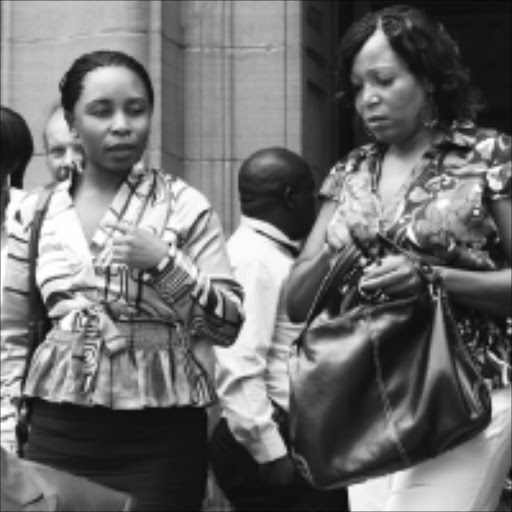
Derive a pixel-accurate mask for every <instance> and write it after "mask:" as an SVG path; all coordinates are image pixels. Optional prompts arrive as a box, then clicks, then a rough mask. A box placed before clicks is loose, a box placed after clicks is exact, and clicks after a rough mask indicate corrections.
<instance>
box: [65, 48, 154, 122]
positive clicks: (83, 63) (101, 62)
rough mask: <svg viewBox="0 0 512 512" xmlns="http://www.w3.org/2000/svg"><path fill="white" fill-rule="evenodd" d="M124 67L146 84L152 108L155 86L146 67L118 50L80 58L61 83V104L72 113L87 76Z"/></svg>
mask: <svg viewBox="0 0 512 512" xmlns="http://www.w3.org/2000/svg"><path fill="white" fill-rule="evenodd" d="M110 66H114V67H124V68H127V69H130V70H131V71H133V72H134V73H135V74H136V75H138V76H139V78H140V79H141V80H142V82H143V83H144V86H145V88H146V92H147V94H148V100H149V104H150V106H151V108H153V105H154V101H155V94H154V91H153V85H152V83H151V79H150V78H149V74H148V72H147V71H146V69H145V68H144V66H143V65H142V64H141V63H140V62H139V61H137V60H136V59H134V58H133V57H132V56H130V55H127V54H126V53H123V52H120V51H116V50H98V51H94V52H91V53H85V54H83V55H81V56H80V57H78V59H76V60H75V61H74V62H73V64H72V65H71V67H70V68H69V70H68V71H67V72H66V73H65V74H64V76H63V77H62V80H61V81H60V83H59V89H60V95H61V103H62V107H63V108H64V110H65V112H66V113H72V112H73V108H74V106H75V104H76V102H77V101H78V99H79V98H80V95H81V94H82V89H83V83H84V78H85V76H86V75H87V74H88V73H90V72H91V71H94V70H95V69H98V68H102V67H110Z"/></svg>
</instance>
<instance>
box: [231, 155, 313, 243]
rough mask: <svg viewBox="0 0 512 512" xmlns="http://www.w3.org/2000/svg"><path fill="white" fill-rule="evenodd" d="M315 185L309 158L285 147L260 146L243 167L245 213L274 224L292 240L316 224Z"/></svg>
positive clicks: (241, 186)
mask: <svg viewBox="0 0 512 512" xmlns="http://www.w3.org/2000/svg"><path fill="white" fill-rule="evenodd" d="M314 189H315V182H314V179H313V175H312V173H311V169H310V167H309V165H308V164H307V162H306V161H305V160H304V159H302V158H301V157H300V156H299V155H297V154H296V153H293V152H292V151H289V150H288V149H285V148H281V147H270V148H265V149H261V150H259V151H257V152H256V153H253V154H252V155H251V156H249V157H248V158H247V159H246V160H245V161H244V162H243V163H242V166H241V167H240V171H239V176H238V190H239V193H240V206H241V210H242V213H243V214H244V215H246V216H248V217H252V218H256V219H260V220H263V221H265V222H269V223H270V224H273V225H274V226H276V227H277V228H278V229H280V230H281V231H283V232H284V233H285V234H286V235H287V236H288V237H289V238H291V239H292V240H301V239H303V238H305V237H306V236H307V235H308V233H309V231H310V229H311V227H312V225H313V222H314V218H315V200H314Z"/></svg>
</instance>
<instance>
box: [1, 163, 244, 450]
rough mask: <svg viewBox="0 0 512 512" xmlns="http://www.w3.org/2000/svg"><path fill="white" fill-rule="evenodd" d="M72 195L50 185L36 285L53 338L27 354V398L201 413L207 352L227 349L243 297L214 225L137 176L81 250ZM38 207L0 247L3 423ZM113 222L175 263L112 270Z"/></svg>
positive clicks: (170, 191) (32, 198) (188, 196)
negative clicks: (0, 249)
mask: <svg viewBox="0 0 512 512" xmlns="http://www.w3.org/2000/svg"><path fill="white" fill-rule="evenodd" d="M70 186H71V181H69V180H68V181H64V182H61V183H59V184H58V185H57V188H56V189H55V192H54V194H53V196H52V198H51V202H50V205H49V209H48V212H47V215H46V217H45V221H44V223H43V226H42V231H41V237H40V242H39V258H38V263H37V270H36V279H37V282H38V285H39V287H40V289H41V294H42V296H43V300H44V302H45V304H46V307H47V310H48V313H49V316H50V318H51V320H52V324H53V328H52V329H51V331H50V332H49V333H48V335H47V337H46V339H45V341H44V343H42V345H40V346H39V347H38V349H37V350H36V352H35V354H34V357H33V359H32V363H31V366H30V371H29V373H28V377H27V380H26V383H25V387H24V390H23V391H24V394H26V395H29V396H38V397H41V398H44V399H46V400H49V401H54V402H71V403H75V404H80V405H86V406H92V405H102V406H106V407H111V408H115V409H139V408H144V407H169V406H184V405H192V406H198V407H201V406H206V405H208V404H210V403H211V402H212V401H213V400H214V399H215V398H216V395H215V391H214V381H213V363H214V358H213V350H212V344H217V345H223V346H227V345H230V344H232V343H233V342H234V341H235V339H236V337H237V335H238V331H239V329H240V327H241V324H242V322H243V312H242V289H241V287H240V285H239V284H238V283H237V282H236V281H235V280H234V278H233V277H232V274H231V270H230V266H229V261H228V257H227V253H226V249H225V241H224V237H223V233H222V229H221V226H220V222H219V219H218V217H217V215H216V214H215V213H214V212H213V211H212V209H211V207H210V205H209V203H208V202H207V200H206V198H205V197H204V196H203V195H202V194H200V193H199V192H198V191H197V190H195V189H193V188H192V187H190V186H188V185H186V184H185V183H184V182H183V181H181V180H179V179H177V178H173V177H171V176H170V175H168V174H166V173H164V172H162V171H159V170H149V169H141V168H138V169H137V168H134V170H132V172H131V173H130V175H129V176H128V178H127V180H126V181H125V182H124V183H123V185H122V186H121V188H120V189H119V191H118V192H117V194H116V196H115V197H114V199H113V202H112V204H111V207H110V209H109V210H108V211H107V212H106V214H105V216H104V218H103V219H102V220H101V222H100V224H99V227H98V229H97V231H96V233H95V234H94V236H93V239H92V241H91V243H90V245H89V244H88V243H87V241H86V239H85V236H84V233H83V231H82V229H81V225H80V222H79V219H78V216H77V214H76V210H75V208H74V205H73V199H72V197H71V195H70ZM36 200H37V193H31V194H29V195H28V196H27V197H26V198H25V200H24V201H23V202H22V204H21V208H20V210H19V212H18V213H17V216H16V218H15V222H14V223H13V229H12V233H11V234H10V238H9V254H8V268H7V272H6V281H5V290H4V299H3V301H2V319H1V320H2V325H1V327H2V328H1V334H2V338H1V363H2V372H1V385H2V387H1V391H2V419H3V420H4V419H5V418H6V416H8V415H9V414H12V413H13V412H14V411H13V409H12V405H11V404H12V401H13V399H15V398H16V397H17V396H19V395H20V376H21V375H22V372H23V369H24V364H25V359H24V358H25V354H26V345H27V313H28V311H27V289H28V280H27V267H28V265H27V248H28V245H27V240H28V235H29V232H30V225H31V219H32V217H33V212H34V209H35V203H36ZM92 207H93V205H92ZM119 219H122V220H124V221H127V222H129V223H131V224H133V225H137V226H139V227H140V228H143V229H148V230H151V231H152V232H153V233H155V234H157V235H158V236H159V237H160V238H162V239H163V240H165V241H166V242H168V243H169V244H170V245H171V246H175V247H177V251H176V256H175V258H174V259H173V260H171V261H169V263H168V264H167V265H166V266H165V267H164V268H161V269H160V270H158V271H156V272H154V271H152V272H150V273H148V272H144V271H142V270H137V269H130V268H128V267H127V266H126V265H119V264H113V263H110V262H109V260H110V254H111V246H112V238H113V237H115V236H116V231H115V229H114V230H113V229H111V228H110V227H108V226H109V225H110V224H112V223H115V222H116V221H117V220H119ZM9 408H10V409H9ZM9 411H10V412H9ZM3 437H4V436H3V433H2V438H3ZM2 441H3V439H2Z"/></svg>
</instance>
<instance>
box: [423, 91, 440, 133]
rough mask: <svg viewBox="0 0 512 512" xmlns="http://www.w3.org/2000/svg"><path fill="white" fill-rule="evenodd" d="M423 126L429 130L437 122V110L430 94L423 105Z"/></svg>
mask: <svg viewBox="0 0 512 512" xmlns="http://www.w3.org/2000/svg"><path fill="white" fill-rule="evenodd" d="M423 112H424V119H423V126H424V127H425V128H428V129H429V130H432V129H434V128H435V127H436V126H437V125H438V123H439V111H438V109H437V105H436V102H435V101H434V97H433V95H432V94H430V95H429V97H428V99H427V101H426V102H425V106H424V110H423Z"/></svg>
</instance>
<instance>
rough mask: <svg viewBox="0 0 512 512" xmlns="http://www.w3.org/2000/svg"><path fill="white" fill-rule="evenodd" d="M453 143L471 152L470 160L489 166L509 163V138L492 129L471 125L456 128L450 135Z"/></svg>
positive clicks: (505, 134)
mask: <svg viewBox="0 0 512 512" xmlns="http://www.w3.org/2000/svg"><path fill="white" fill-rule="evenodd" d="M452 137H453V139H452V140H453V141H454V142H456V143H457V144H460V145H462V146H466V147H467V148H468V149H470V150H471V151H472V153H473V154H472V159H473V160H475V159H477V160H480V161H485V162H487V163H489V164H492V163H495V162H499V161H506V160H509V161H510V147H511V137H510V135H509V134H507V133H504V132H501V131H499V130H496V129H494V128H484V127H480V126H476V125H473V124H469V125H466V126H464V125H462V126H459V127H457V129H456V130H454V131H453V133H452Z"/></svg>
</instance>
